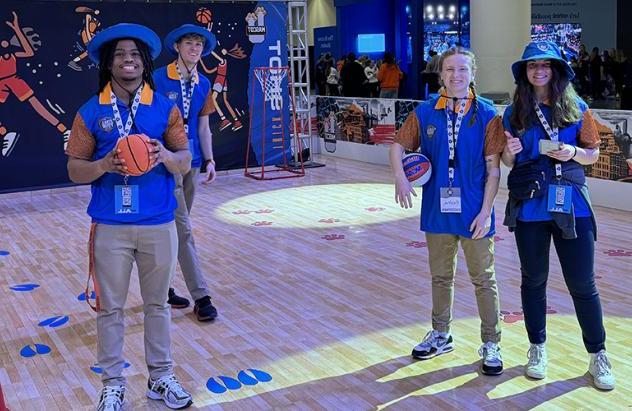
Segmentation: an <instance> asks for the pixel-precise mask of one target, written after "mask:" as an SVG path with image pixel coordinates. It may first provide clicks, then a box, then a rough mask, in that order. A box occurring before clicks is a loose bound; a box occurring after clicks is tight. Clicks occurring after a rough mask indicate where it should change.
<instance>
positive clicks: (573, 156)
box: [571, 146, 577, 160]
mask: <svg viewBox="0 0 632 411" xmlns="http://www.w3.org/2000/svg"><path fill="white" fill-rule="evenodd" d="M573 149H574V150H575V152H574V153H573V155H572V156H571V160H572V159H574V158H575V156H576V155H577V146H573Z"/></svg>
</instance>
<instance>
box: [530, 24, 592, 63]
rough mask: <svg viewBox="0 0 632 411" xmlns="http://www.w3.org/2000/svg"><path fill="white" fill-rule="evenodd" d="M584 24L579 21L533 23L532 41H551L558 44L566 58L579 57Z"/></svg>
mask: <svg viewBox="0 0 632 411" xmlns="http://www.w3.org/2000/svg"><path fill="white" fill-rule="evenodd" d="M581 34H582V26H581V24H578V23H547V24H532V25H531V40H532V41H551V42H553V43H555V44H557V45H558V46H559V47H560V48H561V49H562V50H564V53H565V54H566V59H567V60H570V59H571V57H577V55H578V54H579V46H580V44H581Z"/></svg>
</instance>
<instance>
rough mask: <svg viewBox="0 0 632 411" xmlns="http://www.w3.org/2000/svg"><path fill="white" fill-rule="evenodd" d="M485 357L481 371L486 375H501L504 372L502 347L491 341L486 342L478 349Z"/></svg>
mask: <svg viewBox="0 0 632 411" xmlns="http://www.w3.org/2000/svg"><path fill="white" fill-rule="evenodd" d="M478 354H479V355H480V356H481V357H483V360H482V361H481V372H482V373H483V374H485V375H500V374H502V373H503V359H502V357H501V356H500V347H499V346H498V344H496V343H493V342H491V341H488V342H486V343H485V344H483V345H482V346H481V348H480V349H479V350H478Z"/></svg>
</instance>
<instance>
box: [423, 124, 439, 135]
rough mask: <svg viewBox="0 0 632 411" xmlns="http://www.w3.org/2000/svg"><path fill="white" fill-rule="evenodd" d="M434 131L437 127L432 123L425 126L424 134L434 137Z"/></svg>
mask: <svg viewBox="0 0 632 411" xmlns="http://www.w3.org/2000/svg"><path fill="white" fill-rule="evenodd" d="M435 131H437V127H435V126H433V125H432V124H430V125H429V126H428V127H426V134H427V135H428V138H432V137H434V134H435Z"/></svg>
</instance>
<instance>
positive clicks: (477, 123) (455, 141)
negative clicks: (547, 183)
mask: <svg viewBox="0 0 632 411" xmlns="http://www.w3.org/2000/svg"><path fill="white" fill-rule="evenodd" d="M439 64H440V70H441V72H440V75H441V81H442V83H443V88H442V89H441V90H440V92H439V95H438V96H437V97H435V98H432V99H430V100H428V101H425V102H424V103H422V104H420V105H419V106H418V107H417V109H416V110H415V111H414V112H412V113H411V114H410V115H409V116H408V118H407V119H406V121H405V122H404V124H403V126H402V128H401V129H400V131H399V132H398V134H397V136H396V138H395V143H394V144H393V145H392V147H391V150H390V161H391V168H392V170H393V173H394V175H395V199H396V201H397V202H398V203H399V204H400V205H401V206H402V207H404V208H409V207H411V206H412V198H411V194H412V195H416V194H415V192H414V191H413V188H412V187H411V184H410V183H409V182H408V180H407V179H406V176H405V175H404V171H403V169H402V155H403V153H404V150H405V149H407V150H417V149H418V148H419V149H420V151H421V153H423V154H424V155H426V156H427V157H428V158H429V159H430V161H431V163H432V170H433V171H432V177H431V178H430V180H429V181H428V182H427V183H426V184H425V185H424V187H423V196H422V206H421V230H422V231H424V232H425V233H426V241H427V243H428V260H429V263H430V273H431V276H432V330H430V331H429V332H428V333H427V334H426V336H425V338H424V339H423V341H422V342H421V343H419V344H418V345H417V346H416V347H415V348H414V349H413V352H412V355H413V357H415V358H419V359H429V358H432V357H435V356H437V355H440V354H444V353H447V352H450V351H452V350H453V349H454V342H453V338H452V335H451V334H450V325H451V322H452V305H453V300H454V275H455V271H456V255H457V251H458V244H459V243H461V247H462V248H463V251H464V253H465V258H466V261H467V267H468V271H469V274H470V278H471V280H472V283H473V284H474V288H475V290H476V302H477V304H478V312H479V316H480V318H481V339H482V342H483V345H482V347H481V349H480V350H479V354H480V355H481V356H482V357H483V360H482V361H481V371H482V372H483V373H484V374H488V375H498V374H500V373H502V371H503V363H502V358H501V355H500V348H499V346H498V344H499V342H500V313H499V302H498V288H497V285H496V277H495V273H494V240H493V237H494V211H493V204H494V198H495V197H496V193H497V192H498V182H499V179H500V169H499V166H500V153H501V152H502V150H503V147H504V145H505V138H504V136H502V124H501V122H500V118H499V117H498V116H497V115H496V109H495V108H494V106H493V104H492V102H490V101H489V100H485V99H482V98H481V97H479V96H477V95H476V92H475V89H474V73H475V71H476V63H475V59H474V54H473V53H471V52H469V51H467V50H465V49H463V48H460V47H458V48H451V49H450V50H448V51H446V52H445V53H444V54H443V55H442V56H441V59H440V63H439Z"/></svg>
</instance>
